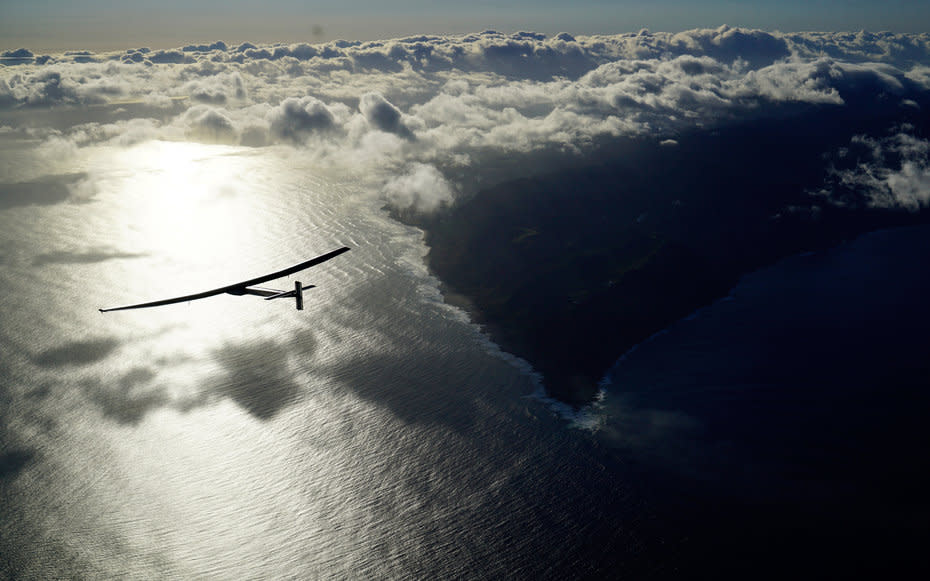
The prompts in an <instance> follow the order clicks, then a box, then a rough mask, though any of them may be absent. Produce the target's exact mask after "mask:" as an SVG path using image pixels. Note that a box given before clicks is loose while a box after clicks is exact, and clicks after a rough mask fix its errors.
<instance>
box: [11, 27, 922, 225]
mask: <svg viewBox="0 0 930 581" xmlns="http://www.w3.org/2000/svg"><path fill="white" fill-rule="evenodd" d="M33 60H34V62H32V63H25V64H18V65H16V66H15V67H13V66H10V67H0V113H2V110H4V109H5V110H9V109H17V108H18V109H36V110H42V109H43V108H62V107H64V108H73V111H74V113H73V114H72V115H70V116H68V119H78V120H79V121H78V122H76V123H74V124H73V125H68V121H66V120H62V119H64V117H63V116H61V115H59V116H57V117H56V119H57V121H56V125H54V126H53V127H54V128H55V129H56V130H60V134H59V135H58V137H57V138H58V139H60V140H62V142H61V143H57V145H56V146H55V147H56V148H57V149H58V150H60V151H66V150H67V149H68V147H67V143H70V144H71V145H72V146H74V147H83V146H86V145H90V144H93V143H98V142H109V143H122V144H132V143H137V142H139V141H141V140H146V139H193V140H200V141H206V142H222V143H230V144H237V143H238V144H243V145H248V146H254V147H261V146H267V145H276V144H277V145H281V144H283V145H287V146H293V147H298V148H301V151H302V154H304V155H310V156H312V157H313V159H314V160H316V162H317V163H319V164H322V165H323V166H325V165H327V164H329V165H332V166H334V167H338V168H340V171H342V170H348V171H353V172H356V173H358V174H360V175H365V176H370V177H368V178H367V179H370V180H372V183H382V182H381V181H380V180H384V179H386V178H385V176H390V175H391V173H392V172H394V171H396V169H397V168H420V167H421V166H420V165H417V164H427V165H426V166H423V167H432V168H433V169H434V171H436V170H435V167H450V166H455V165H460V164H461V163H464V162H463V161H462V160H468V159H475V158H477V157H479V156H481V155H484V154H496V155H506V154H508V153H532V152H534V151H537V150H539V151H542V150H547V151H551V150H553V149H558V150H563V151H583V150H584V149H585V148H587V147H589V146H590V145H591V144H593V143H596V142H597V141H598V140H599V139H602V138H608V137H616V136H623V135H649V136H651V137H653V138H655V139H657V140H658V141H659V142H661V141H662V140H668V139H671V138H674V137H675V136H677V135H680V134H681V132H683V131H688V130H691V129H694V128H708V127H713V126H714V125H715V124H719V123H724V122H726V123H730V122H734V121H739V120H740V119H749V118H756V117H759V116H765V115H767V114H768V113H769V112H770V111H771V110H772V107H773V105H777V106H778V107H780V108H781V111H782V113H783V112H784V110H785V108H786V107H794V108H797V110H799V111H800V110H801V109H803V108H805V107H812V106H826V107H843V106H849V102H850V99H852V100H853V101H855V100H856V99H861V98H862V96H869V97H870V98H871V97H876V98H877V97H878V96H881V95H888V96H893V97H894V98H895V99H896V102H897V103H900V104H903V105H902V109H910V110H914V109H915V107H916V108H919V106H920V102H923V101H921V100H920V99H918V98H916V97H915V96H914V94H915V92H920V91H926V90H930V73H928V70H930V69H928V67H927V66H926V62H928V61H930V35H927V34H919V35H901V34H891V33H880V34H869V33H803V34H802V33H798V34H782V33H777V32H765V31H758V30H747V29H740V28H731V27H725V26H724V27H720V28H717V29H705V30H690V31H684V32H679V33H651V32H649V31H640V32H638V33H630V34H620V35H612V36H587V37H573V36H571V35H568V34H564V33H563V34H560V35H557V36H555V37H546V36H544V35H540V34H537V33H529V32H520V33H516V34H502V33H499V32H494V31H486V32H482V33H479V34H465V35H455V36H420V37H411V38H402V39H393V40H385V41H372V42H349V41H334V42H330V43H324V44H314V45H311V44H306V43H299V44H276V45H266V46H256V45H252V44H248V43H246V44H243V45H240V46H238V47H228V46H226V45H225V44H224V43H222V42H213V43H210V44H203V45H200V44H197V45H189V46H186V47H183V48H179V49H175V50H161V51H152V50H149V49H146V48H137V49H131V50H127V51H121V52H114V53H103V54H95V55H89V54H83V53H70V54H63V55H51V56H48V58H45V59H44V60H41V62H45V63H49V64H38V63H39V62H40V58H38V57H37V58H35V59H33ZM89 61H97V62H89ZM130 103H135V104H138V106H139V107H140V108H141V109H140V112H139V113H138V114H137V115H135V117H133V118H130V119H127V118H126V115H127V114H126V113H122V114H121V115H122V116H121V117H120V118H119V119H117V120H112V121H110V120H106V119H105V115H104V113H105V112H106V111H108V110H110V111H112V110H113V109H107V108H99V109H96V111H99V112H100V113H98V114H97V116H96V117H89V118H87V119H82V115H81V114H79V113H80V112H81V111H82V109H81V108H83V107H88V106H90V105H106V104H110V107H111V108H112V107H114V106H116V105H125V104H130ZM918 110H919V109H918ZM88 111H89V110H88ZM780 114H781V113H780ZM97 117H100V119H98V118H97ZM94 119H96V121H94ZM42 122H43V121H42V120H41V117H39V116H35V117H34V120H33V123H38V124H39V125H41V123H42ZM50 123H51V122H50ZM49 147H51V145H49ZM418 171H419V172H420V173H418V174H417V175H419V176H420V177H421V178H423V179H425V177H424V176H426V174H425V173H423V172H425V171H426V170H422V169H420V170H418ZM901 171H904V172H906V171H911V170H908V169H907V168H902V170H901ZM914 171H916V170H914ZM414 173H416V172H414ZM919 175H920V173H919V171H918V172H917V173H914V174H913V175H912V178H910V179H912V180H913V179H917V178H916V177H914V176H919ZM405 177H406V176H405ZM902 179H903V178H902ZM408 181H409V180H408ZM403 183H408V182H403ZM410 183H412V182H410ZM896 183H897V182H896ZM902 184H903V182H901V183H899V184H898V185H896V186H895V187H896V188H898V191H904V190H903V189H902V188H904V187H905V186H904V185H902ZM889 187H891V186H889ZM440 190H441V188H440ZM390 191H392V192H394V193H393V194H392V198H391V199H393V200H396V201H397V202H398V203H406V198H404V196H401V195H400V194H398V193H397V191H396V187H395V186H392V187H391V189H390ZM411 195H413V194H411ZM417 195H419V194H417ZM411 204H412V205H413V206H417V205H418V204H417V203H416V202H411ZM419 205H420V206H424V207H425V206H429V205H430V204H419Z"/></svg>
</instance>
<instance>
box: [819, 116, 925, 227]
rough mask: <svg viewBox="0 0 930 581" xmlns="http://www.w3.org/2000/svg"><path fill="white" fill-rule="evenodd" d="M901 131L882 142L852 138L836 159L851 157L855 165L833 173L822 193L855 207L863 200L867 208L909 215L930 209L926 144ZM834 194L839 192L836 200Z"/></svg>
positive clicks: (864, 136) (906, 131)
mask: <svg viewBox="0 0 930 581" xmlns="http://www.w3.org/2000/svg"><path fill="white" fill-rule="evenodd" d="M901 129H902V130H901V131H899V132H898V133H896V134H894V135H891V136H887V137H882V138H874V137H869V136H866V135H859V136H856V137H854V138H853V140H852V143H851V144H850V148H844V149H843V150H841V151H840V152H839V153H838V157H840V158H850V157H852V156H853V155H855V156H856V159H857V160H858V161H857V163H856V164H855V166H854V167H852V168H847V169H834V170H833V171H832V176H831V178H832V179H831V180H830V182H829V184H828V189H827V190H826V191H825V192H823V193H825V194H827V195H828V196H831V198H832V199H834V200H838V201H848V200H851V201H852V202H853V203H855V202H857V201H859V200H860V199H863V198H864V201H865V203H866V204H867V205H869V206H873V207H879V208H901V209H905V210H907V211H909V212H916V211H918V210H921V209H923V208H926V207H928V206H930V141H927V140H925V139H920V138H919V137H916V136H914V135H912V134H911V133H910V132H909V131H908V129H911V128H908V127H903V128H901ZM851 150H855V151H856V153H855V154H853V153H852V152H851ZM836 190H843V191H841V192H839V194H840V196H837V195H836V194H837V192H836Z"/></svg>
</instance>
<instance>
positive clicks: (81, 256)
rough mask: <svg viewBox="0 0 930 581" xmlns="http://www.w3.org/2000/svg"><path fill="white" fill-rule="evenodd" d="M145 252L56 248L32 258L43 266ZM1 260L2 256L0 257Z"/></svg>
mask: <svg viewBox="0 0 930 581" xmlns="http://www.w3.org/2000/svg"><path fill="white" fill-rule="evenodd" d="M143 256H145V254H139V253H133V252H120V251H117V250H107V249H103V248H98V249H94V250H88V251H85V252H75V251H70V250H56V251H53V252H45V253H42V254H38V255H36V257H35V258H33V259H32V264H33V266H44V265H46V264H93V263H97V262H105V261H107V260H115V259H120V258H141V257H143ZM0 261H2V257H0Z"/></svg>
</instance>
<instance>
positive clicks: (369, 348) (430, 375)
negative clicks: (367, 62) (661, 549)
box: [0, 142, 551, 578]
mask: <svg viewBox="0 0 930 581" xmlns="http://www.w3.org/2000/svg"><path fill="white" fill-rule="evenodd" d="M74 165H75V167H74V168H73V169H74V171H76V172H78V173H79V175H80V176H81V177H80V178H79V179H78V180H77V182H76V183H75V184H74V185H73V187H72V190H73V196H75V197H74V198H73V199H71V201H69V202H66V203H62V204H56V205H51V206H43V207H34V206H30V207H25V208H15V209H13V210H10V211H7V212H5V213H2V214H0V221H2V222H3V223H2V224H0V237H2V238H3V242H4V247H5V248H12V249H13V250H12V252H10V253H9V256H10V257H11V258H10V259H9V260H8V266H10V267H11V268H7V269H6V270H5V271H4V274H3V275H0V276H2V284H3V288H5V289H7V290H8V292H10V293H12V294H13V295H14V296H15V297H16V298H15V299H14V300H13V301H12V302H8V303H5V304H4V306H3V307H0V308H2V309H3V312H2V317H3V321H4V326H3V329H2V331H0V333H2V334H3V337H2V338H3V341H4V345H5V346H9V347H10V349H9V352H8V353H6V354H5V355H4V356H3V360H2V364H3V366H4V367H5V368H8V369H9V372H8V373H7V377H8V378H10V381H9V387H8V390H9V395H8V396H7V397H11V398H13V399H14V400H15V401H17V402H19V403H18V404H17V405H18V406H19V407H18V408H16V409H18V410H20V411H18V412H16V413H11V414H8V415H9V420H10V422H9V427H8V431H9V432H10V434H12V435H13V436H15V438H12V439H10V438H7V439H8V440H10V441H13V440H16V441H18V442H20V443H21V444H20V445H22V446H26V447H28V449H31V450H37V451H39V452H36V453H37V454H40V456H38V457H40V458H41V461H35V462H33V463H31V464H27V466H26V468H25V469H24V470H23V472H22V473H21V474H19V476H18V478H16V479H15V480H13V481H11V484H8V485H4V486H8V488H3V490H6V498H8V499H15V503H10V504H8V508H7V509H5V510H7V511H12V512H7V513H5V514H9V515H12V516H15V518H12V517H11V518H10V519H9V520H5V521H4V522H8V523H13V524H11V525H7V526H6V527H5V528H4V529H3V530H2V533H0V546H5V545H8V544H9V543H10V542H13V543H14V546H17V547H20V548H21V547H22V545H21V543H22V542H24V541H23V540H25V542H27V543H29V544H28V545H27V546H29V547H30V548H29V549H28V550H23V551H22V552H21V553H20V555H19V559H20V560H21V561H22V562H23V563H25V564H24V565H22V567H21V570H23V571H26V572H27V576H35V577H49V576H52V577H54V576H58V575H64V574H70V575H77V576H91V577H94V576H141V577H160V576H165V575H167V576H173V577H182V578H189V577H202V576H207V577H223V578H228V577H258V576H267V577H283V576H288V575H297V576H310V577H325V576H332V575H338V576H345V575H349V574H351V575H359V576H384V575H389V574H390V573H391V572H393V573H394V574H397V573H398V572H400V571H407V572H411V571H414V572H416V571H418V572H420V573H421V574H426V573H427V572H434V573H435V572H443V571H444V572H445V573H446V574H455V572H458V574H461V573H462V572H463V571H471V570H474V568H475V567H479V568H483V569H484V570H486V571H494V570H496V571H498V572H502V571H505V570H506V562H507V559H509V558H510V557H508V558H505V559H500V558H497V559H491V555H494V554H495V553H496V551H497V547H499V546H503V545H504V543H505V540H504V537H508V538H509V533H507V532H506V531H505V530H504V529H499V530H497V529H489V528H488V523H489V522H496V519H499V518H501V516H500V515H499V514H498V512H497V511H495V510H493V509H491V510H488V509H486V508H483V507H485V505H486V504H488V503H490V506H492V507H493V506H495V505H497V503H499V502H502V501H501V500H500V497H499V493H497V492H493V491H494V490H496V489H500V487H502V486H505V487H506V486H508V485H507V484H506V483H508V482H510V481H511V479H512V478H514V477H515V476H514V475H515V473H514V469H515V468H514V467H515V465H516V466H522V468H521V470H524V469H525V468H526V466H527V465H532V462H529V461H527V460H523V461H516V458H517V457H520V456H526V455H527V454H529V455H530V456H532V455H535V454H537V453H538V452H537V451H536V448H535V447H527V448H521V449H520V450H522V451H515V450H509V449H507V448H506V442H507V440H503V441H498V440H497V438H495V439H493V440H491V441H482V440H481V439H475V438H474V437H472V436H471V435H469V434H470V431H471V430H472V429H473V427H474V426H476V425H484V424H487V425H488V427H487V428H486V429H487V430H489V433H496V432H497V431H498V430H499V429H501V428H502V426H508V425H509V426H510V427H507V428H503V429H504V431H505V433H510V432H512V431H513V430H515V429H517V426H519V425H521V424H525V425H527V426H529V427H530V428H531V431H533V430H535V429H536V428H537V427H538V425H537V422H538V420H537V419H536V416H535V415H534V414H533V413H530V414H528V415H527V414H524V413H523V412H522V411H521V414H520V415H519V416H515V417H516V418H518V419H517V423H516V424H512V423H511V422H512V420H510V419H508V415H506V414H505V415H504V416H500V415H499V414H500V412H499V411H492V412H491V414H490V415H486V414H487V411H488V410H494V409H497V408H498V406H499V405H500V402H504V404H503V405H504V408H503V409H508V408H510V407H514V408H518V409H521V410H522V409H524V408H527V407H529V408H534V407H535V404H534V403H532V402H526V401H523V400H521V399H520V398H519V397H518V396H519V395H520V394H524V393H528V392H529V391H531V390H532V379H531V378H530V377H528V376H527V375H525V374H524V373H521V372H520V370H518V369H517V368H515V367H514V366H512V365H510V364H508V363H507V362H506V361H504V360H503V359H501V358H500V357H498V356H496V355H495V354H493V353H489V349H488V348H487V346H486V342H485V341H484V339H483V338H482V336H481V335H480V334H479V333H478V331H477V329H476V328H475V327H473V326H471V325H470V324H469V323H468V322H467V319H466V318H465V317H463V316H462V315H461V314H460V313H458V312H456V311H454V310H450V308H449V307H448V306H446V305H444V304H443V303H442V302H441V300H440V297H439V295H438V293H437V292H436V283H435V281H434V280H433V279H431V278H430V277H429V275H428V273H427V272H426V270H425V268H424V267H423V263H422V258H421V257H422V255H423V252H424V249H423V245H422V239H421V233H420V232H419V231H417V230H415V229H412V228H408V227H404V226H401V225H399V224H397V223H395V222H392V221H390V220H389V219H387V218H386V216H385V215H384V214H383V212H382V211H381V209H380V205H381V203H380V202H379V201H378V200H377V198H375V197H373V196H371V195H369V194H368V193H367V192H366V191H365V188H364V187H363V186H361V185H359V184H354V183H351V182H338V181H335V180H331V179H327V178H326V177H325V176H321V175H319V174H316V173H314V171H313V168H312V166H311V165H310V163H309V162H306V161H304V160H302V159H299V158H296V159H295V158H294V157H293V156H292V155H291V154H289V153H287V152H284V151H276V150H274V149H273V148H269V149H268V150H265V151H263V152H262V153H261V154H260V155H258V154H256V153H255V152H254V151H253V150H249V149H244V148H230V147H221V146H206V145H195V144H186V143H168V142H153V143H147V144H142V145H138V146H134V147H131V148H128V149H113V148H106V147H101V148H93V149H88V150H87V151H85V152H84V153H83V154H82V156H81V157H80V159H78V160H75V162H74ZM342 245H348V246H350V247H352V251H351V252H350V253H348V254H346V255H343V256H340V257H339V258H338V259H335V260H333V261H331V262H329V263H326V264H325V265H321V266H319V267H316V268H314V269H312V270H311V271H308V272H306V273H299V274H298V275H296V276H295V277H291V279H290V280H287V279H285V280H282V281H276V282H275V284H280V285H281V286H282V288H284V287H287V286H290V285H291V284H292V282H291V281H292V280H293V279H294V278H300V280H302V281H303V282H305V284H315V285H317V287H318V288H315V289H312V290H311V291H309V292H308V293H307V295H306V301H307V302H306V310H305V311H303V312H301V313H297V314H296V315H295V311H294V308H293V305H292V303H290V302H286V301H275V302H271V303H266V302H264V301H262V300H260V299H259V298H257V297H231V296H218V297H213V298H209V299H206V300H203V301H197V302H196V303H191V304H178V305H171V306H166V307H162V308H158V309H144V310H139V311H126V312H116V313H107V314H100V313H98V312H97V308H98V307H104V306H115V305H118V304H128V303H134V302H140V301H146V300H152V299H156V298H161V297H165V296H175V295H178V294H185V293H188V292H193V291H198V290H203V289H206V288H215V287H217V286H220V285H223V284H228V283H231V282H235V281H237V280H242V279H245V278H250V277H253V276H257V275H259V274H262V273H264V272H267V271H269V270H271V269H277V268H283V267H285V266H288V265H290V264H293V263H295V262H299V261H301V260H305V259H307V258H310V257H312V256H315V255H318V254H321V253H323V252H326V251H329V250H332V249H335V248H338V247H339V246H342ZM488 398H494V399H499V402H498V403H495V404H493V405H491V404H490V403H488V402H487V401H485V400H487V399H488ZM23 410H25V411H23ZM526 418H531V419H530V420H529V421H528V420H527V419H526ZM520 429H525V428H520ZM478 433H481V431H480V430H479V432H478ZM502 446H505V447H504V448H502ZM530 494H532V491H531V490H529V489H528V490H526V491H523V492H519V493H516V494H514V492H513V491H511V492H510V493H509V496H507V500H506V501H504V502H506V503H508V504H509V505H511V508H512V510H511V511H510V517H515V516H516V515H519V514H521V513H522V511H524V510H525V509H526V506H527V500H526V499H525V498H524V495H530ZM547 510H551V509H547ZM0 516H4V514H0ZM510 517H508V518H510ZM526 518H528V519H530V520H532V519H531V518H530V517H529V516H528V515H527V517H526ZM4 519H6V516H4ZM489 530H491V531H492V532H490V533H489ZM88 531H93V534H88ZM13 537H15V539H16V540H15V541H11V538H13ZM492 537H493V538H498V537H500V538H499V539H498V540H497V541H496V542H492V541H491V540H490V539H491V538H492ZM30 540H31V541H32V542H31V543H30ZM529 540H531V539H528V540H526V541H521V542H528V541H529ZM437 548H439V549H438V550H437ZM58 553H61V554H63V555H68V557H66V558H64V559H61V558H58V557H56V555H57V554H58ZM482 563H483V564H482Z"/></svg>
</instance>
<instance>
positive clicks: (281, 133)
mask: <svg viewBox="0 0 930 581" xmlns="http://www.w3.org/2000/svg"><path fill="white" fill-rule="evenodd" d="M268 118H269V121H270V129H271V133H272V134H273V135H274V136H275V137H276V138H278V139H281V140H284V141H291V142H294V143H302V142H303V141H304V139H305V138H306V137H307V136H308V135H310V134H312V133H314V132H320V131H327V130H329V129H332V128H333V127H334V126H335V123H336V117H335V115H333V112H332V111H330V109H329V108H328V107H327V106H326V105H325V104H324V103H323V102H322V101H320V100H319V99H317V98H315V97H309V96H307V97H301V98H296V97H290V98H288V99H285V100H284V101H283V102H282V103H281V104H280V105H278V106H277V107H275V108H274V109H273V110H272V111H271V113H270V114H269V115H268Z"/></svg>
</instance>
